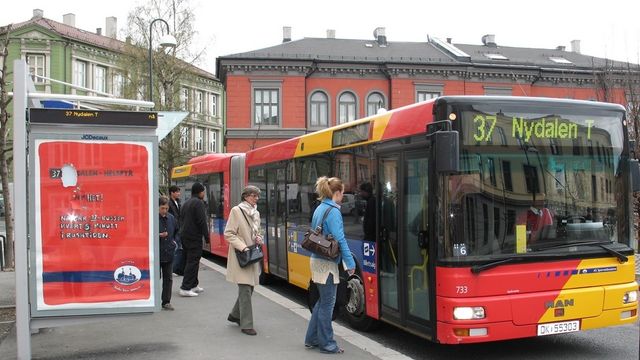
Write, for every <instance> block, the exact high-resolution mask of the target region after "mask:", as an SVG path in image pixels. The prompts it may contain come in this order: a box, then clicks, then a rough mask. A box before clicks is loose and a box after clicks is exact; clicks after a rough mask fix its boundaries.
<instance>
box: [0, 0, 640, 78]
mask: <svg viewBox="0 0 640 360" xmlns="http://www.w3.org/2000/svg"><path fill="white" fill-rule="evenodd" d="M5 2H6V1H5ZM144 2H145V1H144V0H133V1H132V0H107V1H86V0H59V1H51V0H30V1H18V2H14V1H11V5H9V6H6V5H5V6H3V8H2V11H1V12H0V25H7V24H9V23H17V22H22V21H26V20H28V19H30V18H31V16H32V13H33V9H35V8H38V9H42V10H43V11H44V16H45V17H46V18H49V19H53V20H56V21H60V22H62V15H63V14H66V13H74V14H75V15H76V26H77V27H79V28H81V29H84V30H89V31H95V30H96V28H98V27H100V28H103V31H104V28H105V18H106V17H109V16H115V17H117V18H118V29H119V34H120V33H121V30H122V28H123V27H124V26H125V25H126V18H127V15H128V14H129V11H131V9H132V8H133V7H134V6H135V5H137V4H140V3H144ZM192 4H193V6H194V8H195V15H196V29H197V31H198V39H199V41H198V43H197V44H194V45H195V46H198V49H199V48H205V47H206V51H207V57H206V59H205V62H203V63H201V64H199V66H200V67H201V68H203V69H205V70H208V71H210V72H214V70H215V58H216V57H218V56H222V55H229V54H234V53H239V52H245V51H250V50H256V49H261V48H265V47H269V46H273V45H277V44H280V43H281V42H282V27H283V26H291V27H292V39H293V40H296V39H301V38H303V37H325V36H326V30H327V29H334V30H335V31H336V37H337V38H343V39H373V30H374V29H375V28H376V27H385V28H386V34H387V40H388V41H391V42H393V41H426V40H427V36H432V37H439V38H441V39H446V38H448V37H450V38H452V39H453V43H454V44H455V43H461V44H478V45H479V44H481V40H480V39H481V37H482V35H485V34H495V37H496V43H497V44H498V46H500V45H502V46H515V47H532V48H549V49H551V48H555V47H557V46H559V45H564V46H566V48H567V49H568V50H569V49H571V40H575V39H579V40H581V52H582V53H583V54H586V55H592V56H597V57H606V58H610V59H614V60H620V61H630V62H633V63H640V20H638V16H640V1H639V0H626V1H625V0H608V1H605V2H599V3H598V5H597V6H594V5H595V4H596V3H594V2H585V1H583V0H582V1H580V0H579V1H575V0H553V1H550V0H533V1H529V2H526V1H517V0H510V1H508V0H507V1H498V0H484V1H478V0H475V1H473V0H444V1H434V0H387V1H381V0H367V1H359V0H316V1H305V0H283V1H279V0H271V1H264V0H261V1H258V0H213V1H212V0H192ZM103 33H104V32H103ZM120 39H121V40H122V37H120Z"/></svg>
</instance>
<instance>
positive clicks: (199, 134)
mask: <svg viewBox="0 0 640 360" xmlns="http://www.w3.org/2000/svg"><path fill="white" fill-rule="evenodd" d="M194 135H195V141H194V143H193V145H194V147H195V150H196V151H202V148H203V145H204V129H200V128H196V131H195V134H194Z"/></svg>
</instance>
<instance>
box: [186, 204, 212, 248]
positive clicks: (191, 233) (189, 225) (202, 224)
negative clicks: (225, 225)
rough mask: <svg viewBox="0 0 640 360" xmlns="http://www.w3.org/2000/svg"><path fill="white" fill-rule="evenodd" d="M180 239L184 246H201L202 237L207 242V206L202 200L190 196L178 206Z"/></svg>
mask: <svg viewBox="0 0 640 360" xmlns="http://www.w3.org/2000/svg"><path fill="white" fill-rule="evenodd" d="M180 221H181V223H180V240H181V241H182V246H183V247H184V248H191V249H193V248H198V247H201V246H202V238H203V237H204V239H205V241H206V242H207V243H208V242H209V225H208V224H207V208H206V206H205V204H204V201H202V200H200V198H198V197H197V196H192V197H191V199H189V200H187V201H186V202H185V203H184V204H182V207H181V208H180Z"/></svg>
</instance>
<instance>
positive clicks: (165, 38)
mask: <svg viewBox="0 0 640 360" xmlns="http://www.w3.org/2000/svg"><path fill="white" fill-rule="evenodd" d="M156 21H162V22H163V23H164V24H165V26H166V27H167V34H166V35H162V37H161V38H160V46H162V47H175V46H176V38H174V37H173V36H172V35H171V34H169V24H168V23H167V22H166V21H164V20H163V19H154V20H153V21H151V24H149V101H153V61H152V59H151V56H152V50H153V24H155V23H156Z"/></svg>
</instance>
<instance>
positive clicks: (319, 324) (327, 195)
mask: <svg viewBox="0 0 640 360" xmlns="http://www.w3.org/2000/svg"><path fill="white" fill-rule="evenodd" d="M316 193H317V194H318V200H320V201H321V202H320V205H318V207H317V208H316V209H315V211H314V212H313V218H312V221H311V226H312V228H314V229H315V228H316V227H317V226H318V225H320V221H322V218H323V217H324V214H325V212H326V210H327V209H331V210H330V211H329V213H328V214H327V217H326V219H325V220H324V222H323V224H322V231H323V233H324V235H327V234H332V235H333V237H334V238H335V239H336V241H337V242H338V244H339V245H340V255H339V256H338V257H337V258H336V259H333V260H332V259H326V258H322V257H320V256H318V255H316V254H311V260H310V262H309V264H310V267H311V281H313V282H314V283H315V284H316V285H317V286H318V292H319V294H320V298H319V299H318V301H317V302H316V304H315V306H314V307H313V312H312V315H311V321H309V326H308V327H307V335H306V336H305V339H304V345H305V346H306V347H308V348H316V347H317V348H319V349H320V351H321V352H324V353H330V354H336V353H337V354H341V353H343V352H344V350H342V349H341V348H340V347H339V346H338V344H337V343H336V341H335V340H334V339H333V326H332V324H331V315H332V314H333V307H334V305H335V303H336V292H337V289H338V284H339V283H340V277H339V270H338V264H340V261H342V262H343V264H344V267H345V270H346V271H347V273H348V274H349V275H353V273H354V271H355V267H356V263H355V261H354V260H353V256H351V252H350V251H349V246H348V245H347V241H346V239H345V237H344V226H343V223H342V214H341V213H340V205H339V204H340V203H342V196H343V193H344V185H343V184H342V180H340V179H339V178H337V177H332V178H327V177H326V176H323V177H320V178H318V180H317V181H316Z"/></svg>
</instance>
